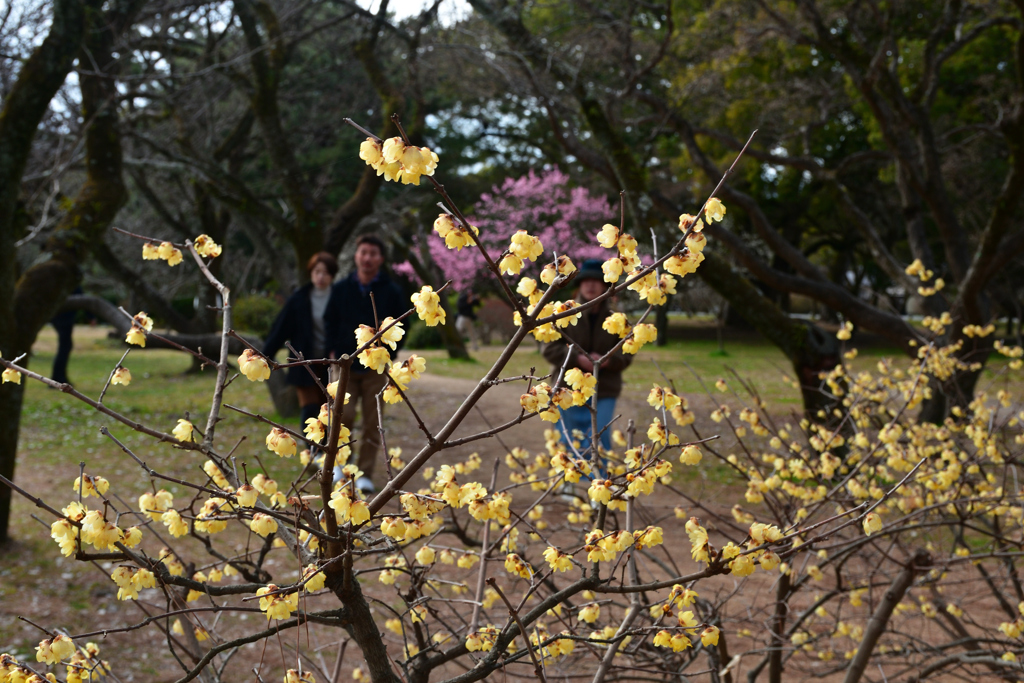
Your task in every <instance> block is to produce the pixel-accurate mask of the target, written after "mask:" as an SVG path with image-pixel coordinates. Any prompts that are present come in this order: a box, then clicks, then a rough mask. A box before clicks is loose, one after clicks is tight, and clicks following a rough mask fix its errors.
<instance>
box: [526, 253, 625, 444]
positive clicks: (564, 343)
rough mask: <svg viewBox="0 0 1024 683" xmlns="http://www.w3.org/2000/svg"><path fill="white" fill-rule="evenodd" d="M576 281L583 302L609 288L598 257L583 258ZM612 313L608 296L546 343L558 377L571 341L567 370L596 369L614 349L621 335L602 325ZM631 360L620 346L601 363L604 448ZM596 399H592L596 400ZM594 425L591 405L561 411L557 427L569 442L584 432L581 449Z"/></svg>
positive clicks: (599, 381)
mask: <svg viewBox="0 0 1024 683" xmlns="http://www.w3.org/2000/svg"><path fill="white" fill-rule="evenodd" d="M576 282H577V284H578V285H579V289H578V291H577V293H576V302H577V303H580V304H583V303H586V302H588V301H590V300H591V299H594V298H596V297H598V296H600V295H602V294H604V292H605V290H606V289H608V285H607V284H605V281H604V273H603V272H602V271H601V261H600V260H599V259H587V260H586V261H584V262H583V263H582V264H581V265H580V269H579V271H578V272H577V274H576ZM613 312H614V311H612V309H611V307H610V306H609V300H608V299H605V300H604V301H602V302H600V303H599V304H598V305H597V306H594V307H593V308H590V309H588V310H587V312H585V313H583V315H582V316H581V317H580V320H579V322H578V323H576V325H575V327H568V328H565V329H564V330H560V331H561V332H562V333H563V334H562V338H561V339H559V340H557V341H554V342H551V343H549V344H546V345H545V346H544V350H543V353H544V358H546V359H547V360H548V362H550V363H551V364H552V365H553V366H554V368H555V370H554V372H555V376H557V374H558V372H559V371H560V370H561V368H562V364H563V363H564V362H565V356H566V354H567V353H568V352H569V344H570V343H573V344H575V345H576V347H577V348H576V349H575V350H574V352H573V357H572V358H570V359H569V364H568V366H567V367H566V370H567V371H568V370H571V369H572V368H579V369H580V370H582V371H583V372H590V373H593V372H594V363H595V362H597V360H598V359H600V358H601V357H602V356H604V355H605V354H607V353H608V352H609V351H611V350H612V349H613V348H615V345H616V344H618V343H619V341H620V339H619V336H618V335H616V334H610V333H609V332H606V331H605V330H604V329H603V328H602V324H603V323H604V321H605V318H607V317H608V316H609V315H611V314H612V313H613ZM631 360H632V357H631V356H627V355H625V354H623V353H622V348H621V347H620V348H618V349H616V350H615V353H612V354H611V355H609V356H608V357H607V358H605V359H604V361H602V362H601V368H600V370H599V371H598V374H597V394H596V396H595V397H594V398H596V399H597V430H598V434H599V435H600V436H599V438H600V444H601V446H602V447H603V448H604V449H605V450H611V438H612V436H611V432H612V430H611V429H610V428H607V429H606V427H608V425H609V423H610V422H611V421H612V418H614V417H615V399H617V398H618V397H619V394H620V393H621V392H622V371H623V370H625V369H626V368H627V367H628V366H629V363H630V361H631ZM594 398H591V399H590V400H591V401H594ZM562 423H564V424H565V428H564V429H565V430H568V432H569V433H568V434H566V433H565V432H564V431H563V427H562ZM591 426H592V425H591V420H590V408H589V406H586V405H584V406H572V407H570V408H568V409H566V410H563V411H562V420H561V421H560V422H559V424H558V429H559V431H560V432H562V436H563V437H564V438H565V439H566V441H567V442H568V441H571V440H572V432H573V431H575V430H579V431H580V432H582V433H583V434H584V435H585V437H584V439H583V441H581V443H580V449H581V450H583V449H586V448H589V443H590V431H591Z"/></svg>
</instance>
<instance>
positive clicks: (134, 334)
mask: <svg viewBox="0 0 1024 683" xmlns="http://www.w3.org/2000/svg"><path fill="white" fill-rule="evenodd" d="M124 340H125V341H126V342H128V343H129V344H133V345H135V346H142V347H145V346H146V335H145V334H143V333H142V330H140V329H139V328H137V327H133V328H131V329H130V330H128V334H127V335H125V338H124Z"/></svg>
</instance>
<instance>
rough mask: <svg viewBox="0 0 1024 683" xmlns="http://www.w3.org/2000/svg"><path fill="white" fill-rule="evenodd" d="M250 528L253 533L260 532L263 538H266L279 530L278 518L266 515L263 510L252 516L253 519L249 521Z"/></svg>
mask: <svg viewBox="0 0 1024 683" xmlns="http://www.w3.org/2000/svg"><path fill="white" fill-rule="evenodd" d="M249 528H250V529H252V531H253V533H255V534H259V535H260V536H262V537H263V538H266V537H267V536H269V535H270V534H272V533H274V532H275V531H277V520H276V519H274V518H273V517H271V516H270V515H266V514H264V513H262V512H257V513H256V514H254V515H253V516H252V521H251V522H250V523H249Z"/></svg>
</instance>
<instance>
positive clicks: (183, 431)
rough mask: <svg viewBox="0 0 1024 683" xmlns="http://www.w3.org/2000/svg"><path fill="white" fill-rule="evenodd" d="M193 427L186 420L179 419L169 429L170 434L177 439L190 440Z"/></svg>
mask: <svg viewBox="0 0 1024 683" xmlns="http://www.w3.org/2000/svg"><path fill="white" fill-rule="evenodd" d="M193 430H194V427H193V426H192V423H191V422H189V421H188V420H183V419H179V420H178V425H177V426H176V427H175V428H174V429H172V430H171V435H172V436H173V437H174V438H175V439H177V440H178V441H186V442H188V441H192V436H193V434H192V432H193Z"/></svg>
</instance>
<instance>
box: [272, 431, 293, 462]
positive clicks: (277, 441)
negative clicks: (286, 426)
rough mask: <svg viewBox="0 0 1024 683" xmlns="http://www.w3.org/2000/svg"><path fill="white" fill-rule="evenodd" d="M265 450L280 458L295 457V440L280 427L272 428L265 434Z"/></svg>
mask: <svg viewBox="0 0 1024 683" xmlns="http://www.w3.org/2000/svg"><path fill="white" fill-rule="evenodd" d="M266 441H267V449H268V450H271V451H273V452H275V453H277V454H278V455H280V456H281V457H282V458H290V457H291V456H293V455H295V439H293V438H292V437H291V435H290V434H288V432H286V431H284V430H283V429H281V428H280V427H274V428H273V429H271V430H270V433H269V434H267V440H266Z"/></svg>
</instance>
